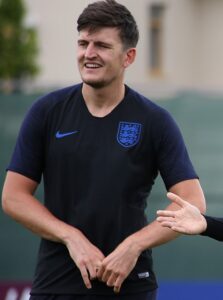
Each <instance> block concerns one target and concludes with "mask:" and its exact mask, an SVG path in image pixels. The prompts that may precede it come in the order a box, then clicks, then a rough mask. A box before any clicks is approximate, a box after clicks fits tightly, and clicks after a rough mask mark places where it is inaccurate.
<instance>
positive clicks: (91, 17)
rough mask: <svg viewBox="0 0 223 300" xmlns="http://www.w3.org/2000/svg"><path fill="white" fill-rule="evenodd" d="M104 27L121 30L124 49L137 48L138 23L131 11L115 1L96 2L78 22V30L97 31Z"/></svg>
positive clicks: (83, 13)
mask: <svg viewBox="0 0 223 300" xmlns="http://www.w3.org/2000/svg"><path fill="white" fill-rule="evenodd" d="M103 27H115V28H117V29H118V30H119V34H120V38H121V41H122V43H123V46H124V48H126V49H128V48H131V47H135V46H136V45H137V42H138V39H139V31H138V27H137V24H136V21H135V19H134V17H133V16H132V14H131V13H130V11H129V10H128V9H127V8H126V7H125V6H124V5H121V4H120V3H117V2H116V1H115V0H105V1H96V2H94V3H91V4H89V5H88V6H87V7H86V8H85V9H84V10H83V12H82V13H81V15H80V16H79V18H78V20H77V30H78V32H80V31H81V30H83V29H89V30H92V31H95V30H97V29H100V28H103Z"/></svg>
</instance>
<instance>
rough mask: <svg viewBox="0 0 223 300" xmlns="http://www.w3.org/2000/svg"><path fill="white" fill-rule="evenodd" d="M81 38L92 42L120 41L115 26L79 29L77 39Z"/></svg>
mask: <svg viewBox="0 0 223 300" xmlns="http://www.w3.org/2000/svg"><path fill="white" fill-rule="evenodd" d="M82 39H84V40H87V41H93V42H98V41H100V42H106V43H121V38H120V34H119V30H118V29H117V28H115V27H105V28H98V29H95V30H90V29H89V28H88V29H84V30H81V31H80V32H79V40H82Z"/></svg>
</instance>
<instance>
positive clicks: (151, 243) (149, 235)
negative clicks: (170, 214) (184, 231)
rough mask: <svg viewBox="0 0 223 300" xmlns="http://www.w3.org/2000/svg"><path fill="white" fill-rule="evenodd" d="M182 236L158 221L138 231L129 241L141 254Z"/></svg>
mask: <svg viewBox="0 0 223 300" xmlns="http://www.w3.org/2000/svg"><path fill="white" fill-rule="evenodd" d="M179 235H180V234H179V233H176V232H174V231H173V230H171V229H169V228H164V227H162V226H161V225H160V224H159V223H158V222H157V221H153V222H152V223H151V224H149V225H147V226H146V227H144V228H142V229H141V230H139V231H137V232H136V233H134V234H132V235H131V236H129V237H128V238H127V239H129V240H130V241H131V243H132V244H133V245H134V247H136V249H137V252H139V253H141V252H143V251H144V250H146V249H149V248H154V247H157V246H159V245H162V244H165V243H167V242H169V241H171V240H174V239H175V238H177V237H178V236H179Z"/></svg>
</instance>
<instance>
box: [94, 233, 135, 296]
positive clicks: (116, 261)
mask: <svg viewBox="0 0 223 300" xmlns="http://www.w3.org/2000/svg"><path fill="white" fill-rule="evenodd" d="M139 255H140V253H139V251H138V250H137V247H136V246H135V244H134V243H132V240H131V239H129V238H127V239H126V240H124V241H123V242H122V243H121V244H120V245H119V246H118V247H117V248H116V249H115V250H114V251H113V252H112V253H110V254H109V255H108V256H107V257H106V258H105V259H104V260H103V261H102V265H101V267H100V269H99V270H98V272H97V278H98V279H99V280H101V281H103V282H105V283H106V284H107V285H108V286H110V287H112V286H113V287H114V292H115V293H119V291H120V289H121V286H122V283H123V281H124V280H125V279H126V277H127V276H128V275H129V274H130V272H131V271H132V269H133V268H134V267H135V265H136V262H137V260H138V257H139Z"/></svg>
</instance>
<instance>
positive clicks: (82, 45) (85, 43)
mask: <svg viewBox="0 0 223 300" xmlns="http://www.w3.org/2000/svg"><path fill="white" fill-rule="evenodd" d="M78 46H79V47H86V46H87V42H86V41H78Z"/></svg>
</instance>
